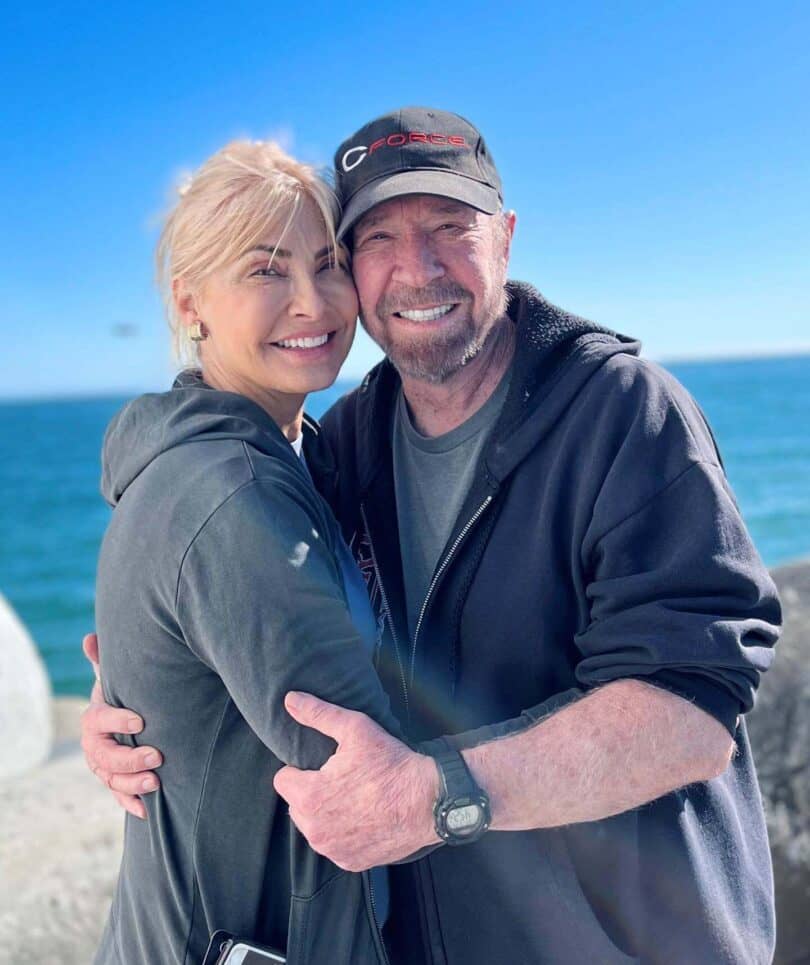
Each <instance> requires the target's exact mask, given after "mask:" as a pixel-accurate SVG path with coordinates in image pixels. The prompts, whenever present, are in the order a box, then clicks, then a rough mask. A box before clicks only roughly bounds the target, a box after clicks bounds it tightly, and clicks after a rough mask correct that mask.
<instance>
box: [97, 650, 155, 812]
mask: <svg viewBox="0 0 810 965" xmlns="http://www.w3.org/2000/svg"><path fill="white" fill-rule="evenodd" d="M82 650H83V651H84V655H85V656H86V657H87V659H88V660H89V661H90V663H91V664H92V666H93V672H94V673H95V675H96V683H95V685H94V686H93V690H92V692H91V694H90V706H89V707H88V708H87V710H86V711H85V712H84V714H82V740H81V744H82V750H83V751H84V759H85V761H86V762H87V766H88V767H89V768H90V770H91V771H92V772H93V773H94V774H95V775H96V777H97V778H98V779H99V780H100V781H101V782H102V783H104V784H106V785H107V787H108V788H109V789H110V790H111V791H112V794H113V797H114V798H115V800H116V801H117V802H118V803H119V804H120V805H121V807H122V808H124V810H125V811H129V813H130V814H132V815H134V816H135V817H136V818H141V819H145V818H146V808H145V807H144V805H143V802H142V801H141V800H140V799H139V798H138V797H137V795H139V794H148V793H149V792H150V791H156V790H157V789H158V787H160V780H159V778H158V776H157V774H154V773H152V771H151V768H154V767H160V765H161V764H162V763H163V758H162V757H161V755H160V751H158V750H157V749H156V748H154V747H126V746H124V745H122V744H119V743H118V741H116V739H115V737H114V736H113V735H115V734H139V733H140V732H141V731H142V730H143V720H141V718H140V717H139V716H138V715H137V714H136V713H134V712H133V711H131V710H127V709H126V708H117V707H110V705H109V704H107V703H105V702H104V695H103V693H102V691H101V684H100V683H99V669H98V637H97V636H96V635H95V633H88V634H87V636H85V637H84V639H83V640H82Z"/></svg>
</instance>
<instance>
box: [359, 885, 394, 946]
mask: <svg viewBox="0 0 810 965" xmlns="http://www.w3.org/2000/svg"><path fill="white" fill-rule="evenodd" d="M363 877H364V878H365V880H366V884H367V885H368V899H369V903H370V904H371V918H372V920H373V922H374V930H375V931H376V933H377V937H378V938H379V944H380V951H381V952H382V957H383V961H384V962H385V965H391V961H390V959H389V958H388V949H387V948H386V947H385V939H384V938H383V934H382V928H381V927H380V922H379V920H378V918H377V904H376V902H375V901H374V885H373V884H372V883H371V872H370V871H364V872H363Z"/></svg>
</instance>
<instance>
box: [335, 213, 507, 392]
mask: <svg viewBox="0 0 810 965" xmlns="http://www.w3.org/2000/svg"><path fill="white" fill-rule="evenodd" d="M513 230H514V215H513V214H506V215H505V214H495V215H486V214H483V213H482V212H480V211H476V210H475V208H471V207H469V206H468V205H466V204H462V203H461V202H458V201H451V200H449V199H448V198H439V197H434V196H432V195H426V194H415V195H408V196H406V197H402V198H395V199H393V200H392V201H386V202H385V203H383V204H379V205H377V206H376V207H375V208H372V209H371V211H369V212H368V213H367V214H366V215H364V217H363V218H361V219H360V221H358V223H357V225H356V226H355V228H354V232H353V245H352V248H353V264H352V271H353V273H354V280H355V284H356V285H357V292H358V295H359V297H360V318H361V321H362V322H363V325H364V327H365V328H366V331H367V332H368V333H369V335H370V336H371V337H372V338H373V339H374V341H375V342H377V344H378V345H379V346H380V347H381V348H382V349H383V351H384V352H385V353H386V355H388V357H389V358H390V359H391V361H392V362H393V363H394V365H395V366H396V367H397V369H398V370H399V372H400V374H401V375H403V376H406V377H410V378H413V379H418V380H420V381H425V382H430V383H433V384H439V383H442V382H445V381H446V380H447V379H448V378H449V377H450V376H452V375H454V374H455V373H456V372H458V371H459V369H460V368H462V367H463V366H464V365H465V364H466V363H467V362H469V361H470V359H472V358H474V357H475V356H476V355H477V354H478V353H479V352H480V351H481V348H482V347H483V345H484V343H485V342H486V339H487V336H488V335H489V333H490V332H491V331H492V329H493V327H494V325H495V323H496V322H497V321H498V319H499V318H501V317H502V315H503V313H504V311H505V308H506V294H505V291H504V285H505V283H506V268H507V263H508V259H509V244H510V241H511V237H512V231H513Z"/></svg>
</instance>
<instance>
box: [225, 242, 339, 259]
mask: <svg viewBox="0 0 810 965" xmlns="http://www.w3.org/2000/svg"><path fill="white" fill-rule="evenodd" d="M254 251H264V252H266V253H267V254H268V255H273V256H274V257H276V258H292V256H293V254H292V252H291V251H290V250H289V249H288V248H276V247H275V246H273V245H254V246H253V247H252V248H248V250H247V251H246V252H245V253H244V254H243V255H242V257H243V258H244V257H245V255H249V254H251V252H254ZM334 253H335V249H334V248H332V247H331V245H327V246H326V247H325V248H321V250H320V251H316V252H315V259H316V261H317V259H319V258H324V257H326V256H327V255H329V256H330V257H331V256H332V255H334Z"/></svg>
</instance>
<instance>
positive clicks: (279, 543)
mask: <svg viewBox="0 0 810 965" xmlns="http://www.w3.org/2000/svg"><path fill="white" fill-rule="evenodd" d="M310 431H312V428H311V427H310ZM102 491H103V494H104V497H105V499H106V500H107V501H108V502H109V503H110V504H111V505H112V506H113V507H114V512H113V516H112V520H111V522H110V526H109V528H108V530H107V533H106V535H105V537H104V542H103V545H102V549H101V555H100V559H99V568H98V582H97V603H96V625H97V630H98V634H99V642H100V650H101V674H102V684H103V687H104V692H105V695H106V697H107V700H108V701H109V702H110V703H112V704H114V705H116V706H125V707H130V708H132V709H134V710H136V711H137V712H138V713H140V714H141V715H142V716H143V718H144V721H145V728H144V730H143V732H142V733H141V734H139V735H138V736H137V737H135V738H127V741H128V742H129V743H131V744H133V745H135V744H141V743H143V744H151V745H155V746H157V747H160V748H161V750H162V751H163V754H164V761H165V763H164V765H163V768H162V770H161V778H162V785H161V788H160V790H159V791H158V792H156V793H154V794H150V795H148V796H146V797H145V798H144V803H145V805H146V807H147V811H148V820H147V821H139V820H137V819H133V818H131V817H129V816H128V817H127V819H126V834H125V845H124V855H123V860H122V864H121V871H120V876H119V881H118V887H117V890H116V894H115V897H114V900H113V905H112V909H111V913H110V918H109V921H108V923H107V928H106V930H105V933H104V936H103V939H102V943H101V947H100V949H99V952H98V954H97V957H96V963H97V965H101V963H104V965H107V963H118V965H124V963H125V965H134V963H139V965H140V963H142V965H157V963H170V962H171V963H174V962H178V963H189V965H196V963H198V962H200V961H201V960H202V957H203V954H204V951H205V947H206V945H207V942H208V938H209V935H210V933H211V932H212V931H214V930H215V929H217V928H223V929H227V930H229V931H232V932H235V933H238V934H241V935H247V936H252V937H254V938H257V939H260V940H262V939H263V940H265V941H269V940H271V939H273V940H274V941H275V942H276V943H278V942H279V941H280V940H281V939H280V937H279V927H280V928H281V930H282V931H283V930H284V926H285V925H286V921H283V922H282V923H281V925H280V926H279V925H278V921H277V922H276V931H275V933H274V934H270V935H269V934H268V933H267V929H268V921H267V918H268V909H275V910H276V913H277V914H276V918H277V919H278V910H279V909H281V910H282V911H283V912H286V909H287V907H289V908H290V917H289V935H288V956H289V961H290V963H291V965H294V963H296V962H299V963H302V962H307V963H315V962H320V961H330V962H331V961H336V962H337V961H340V962H343V961H345V962H349V961H351V962H352V963H365V962H369V963H370V962H378V961H384V951H383V949H382V947H381V944H380V939H379V930H378V928H377V927H376V924H375V922H374V917H373V894H372V893H371V889H370V879H369V877H368V876H367V875H362V876H361V875H352V874H348V873H346V872H342V871H341V870H340V869H338V868H337V867H336V866H334V865H332V864H331V863H330V862H329V861H327V860H326V859H324V858H321V857H319V856H317V855H315V854H314V852H312V851H311V850H310V849H309V848H308V847H307V845H306V843H305V842H304V840H303V839H302V838H301V836H300V835H299V834H298V832H297V831H296V830H295V829H294V827H292V826H291V825H290V823H289V819H288V818H287V817H286V805H285V804H284V802H283V801H280V800H279V799H278V797H277V795H276V794H275V791H274V790H273V785H272V779H273V775H274V773H275V772H276V771H277V770H278V769H279V767H281V765H282V763H293V764H295V765H296V766H298V767H304V768H314V767H319V766H320V765H322V764H323V763H324V761H325V760H326V758H327V757H328V756H329V754H330V753H331V752H332V751H333V750H334V744H333V742H332V741H331V740H329V739H328V738H326V737H324V736H323V735H321V734H318V733H316V732H315V731H313V730H310V729H308V728H303V727H301V726H299V725H298V724H296V723H295V722H294V721H293V720H292V718H291V717H290V716H289V715H288V714H287V713H286V711H285V710H284V707H283V699H284V695H285V694H286V692H287V691H288V690H291V689H297V690H303V691H307V692H310V693H314V694H317V695H318V696H321V697H323V698H324V699H327V700H330V701H334V702H335V703H338V704H340V705H342V706H344V707H349V708H353V709H356V710H360V711H363V712H365V713H367V714H369V715H370V716H371V717H373V718H374V719H376V720H377V721H378V722H379V723H380V724H381V725H382V726H383V727H385V728H386V729H387V730H389V731H390V732H392V733H394V734H399V727H398V724H397V721H396V719H395V718H394V717H393V715H392V713H391V711H390V708H389V704H388V698H387V697H386V695H385V693H384V691H383V689H382V687H381V685H380V682H379V680H378V678H377V675H376V673H375V671H374V669H373V666H372V663H371V661H370V659H369V645H370V643H371V644H372V645H373V641H370V640H369V637H370V636H373V632H374V624H373V621H372V620H371V617H370V611H369V610H368V608H367V603H366V598H365V593H364V592H363V583H362V578H361V577H360V575H359V573H358V572H357V571H356V570H355V569H353V568H347V567H345V566H343V565H342V556H343V554H344V553H347V552H348V551H347V550H345V547H344V546H343V544H342V540H341V537H340V534H339V530H338V527H337V524H336V523H335V521H334V518H333V517H332V514H331V512H330V511H329V509H328V507H327V505H326V503H325V502H324V501H323V500H322V499H321V497H320V496H319V495H318V494H317V493H316V491H315V489H314V488H313V487H312V484H311V481H310V479H309V477H308V474H307V472H306V470H305V468H304V466H303V465H302V463H301V462H300V461H299V459H298V458H296V456H295V453H294V452H293V450H292V448H291V447H290V445H289V444H288V442H287V440H286V439H285V438H284V436H283V435H282V433H281V432H280V430H279V429H278V427H277V426H276V424H275V423H274V422H273V421H272V419H271V418H270V417H269V416H268V415H267V413H265V412H264V410H262V409H261V408H260V407H259V406H257V405H256V404H254V403H253V402H251V401H250V400H248V399H246V398H243V397H242V396H239V395H235V394H231V393H226V392H219V391H214V390H212V389H210V388H208V387H206V386H204V385H203V383H202V382H201V381H200V380H199V378H197V377H195V376H194V375H193V374H190V373H188V374H185V375H184V376H183V377H181V379H179V380H178V384H177V385H176V387H175V388H174V389H173V390H172V391H171V392H167V393H163V394H158V395H146V396H142V397H141V398H139V399H136V400H135V401H133V402H131V403H130V404H129V405H127V406H126V407H125V408H124V409H123V411H122V412H121V413H120V414H119V415H118V416H117V417H116V418H115V419H114V420H113V422H112V424H111V425H110V427H109V429H108V432H107V435H106V438H105V442H104V453H103V477H102ZM358 627H359V628H360V631H359V630H358ZM362 631H365V639H364V635H363V632H362ZM290 892H292V901H291V903H290ZM271 917H272V916H271ZM284 917H285V918H286V914H285V915H284ZM282 937H284V936H282Z"/></svg>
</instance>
